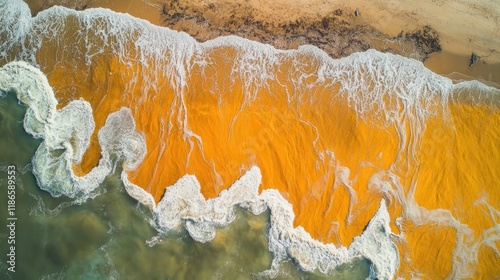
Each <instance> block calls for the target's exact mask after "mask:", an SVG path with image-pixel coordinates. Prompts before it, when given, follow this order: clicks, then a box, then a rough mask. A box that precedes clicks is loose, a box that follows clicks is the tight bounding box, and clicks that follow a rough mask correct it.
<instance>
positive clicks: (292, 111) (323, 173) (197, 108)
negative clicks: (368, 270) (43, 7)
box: [39, 47, 500, 279]
mask: <svg viewBox="0 0 500 280" xmlns="http://www.w3.org/2000/svg"><path fill="white" fill-rule="evenodd" d="M49 52H50V51H49ZM237 52H238V50H237V49H235V48H234V47H215V48H212V49H210V50H207V51H206V53H204V58H205V59H206V60H207V61H210V65H209V66H200V65H199V64H193V67H192V68H191V69H190V71H189V73H188V77H189V78H188V81H187V85H186V86H183V85H180V84H178V80H176V79H174V78H173V76H175V75H177V74H178V73H176V72H175V71H174V72H155V69H156V68H154V67H152V66H151V65H147V64H146V63H141V62H139V61H135V62H133V63H132V64H126V63H123V61H122V60H121V58H120V57H119V56H118V55H115V54H110V53H105V54H104V55H102V56H100V57H98V58H95V59H94V61H93V62H92V65H91V66H90V67H87V66H86V65H84V64H83V63H82V64H81V65H80V64H77V65H71V66H70V65H68V64H70V63H68V64H64V63H63V62H61V64H57V63H53V64H51V63H50V62H49V63H48V64H49V65H59V66H56V67H54V68H51V69H49V68H47V69H44V71H45V72H48V78H49V82H50V84H51V85H52V86H53V87H54V89H55V92H56V97H57V98H58V99H59V102H60V105H61V106H64V105H65V104H67V103H68V102H69V101H71V100H73V99H77V98H83V99H84V100H86V101H88V102H89V103H90V104H91V106H92V109H93V114H94V119H95V123H96V132H94V135H93V136H92V138H91V145H90V148H89V150H88V151H87V152H86V154H85V156H84V158H83V160H82V162H81V164H76V165H75V166H74V170H75V172H76V173H77V174H86V173H88V172H89V171H90V170H91V169H92V168H93V167H94V166H96V165H97V163H98V161H99V158H100V153H101V150H100V147H99V144H98V139H97V131H98V130H99V129H100V128H101V127H102V126H103V125H104V123H105V121H106V118H107V117H108V115H109V114H110V113H112V112H115V111H118V110H119V109H120V108H121V107H128V108H130V109H131V112H132V115H133V117H134V119H135V122H136V126H137V130H139V131H141V132H143V133H144V134H145V136H146V145H147V154H146V157H145V159H144V160H143V162H142V164H141V165H140V166H139V167H138V168H137V169H136V170H130V171H128V175H129V180H130V181H131V182H132V183H134V184H136V185H138V186H140V187H142V188H144V189H145V190H147V191H148V192H149V193H151V194H152V195H153V197H154V198H155V200H156V201H157V202H158V201H159V200H160V199H161V198H162V196H163V193H164V191H165V189H166V188H167V187H168V186H170V185H172V184H174V183H175V182H176V181H177V180H178V179H179V178H180V177H182V176H184V175H186V174H194V175H196V177H197V178H198V180H199V181H200V185H201V188H202V189H201V191H202V193H203V195H204V196H205V197H206V198H212V197H216V196H217V195H218V194H219V193H220V192H221V191H222V190H224V189H227V188H229V187H230V186H231V184H232V183H233V182H234V181H236V180H237V179H238V178H239V177H240V176H241V175H242V174H244V173H245V172H246V171H247V170H248V169H249V168H250V167H251V166H253V165H257V166H258V167H259V168H260V169H261V172H262V178H263V182H262V185H261V190H264V189H269V188H273V189H277V190H279V191H280V192H281V194H282V195H283V197H285V198H286V199H287V200H288V201H289V202H290V203H291V204H292V205H293V209H294V212H295V214H296V220H295V226H299V225H300V226H303V227H304V228H305V230H306V231H307V232H309V233H310V234H311V235H312V236H313V237H314V238H316V239H319V240H321V241H323V242H334V243H335V244H337V245H344V246H348V245H349V244H350V243H351V242H352V239H353V238H354V237H356V236H358V235H359V234H361V233H362V231H363V229H364V227H365V226H366V224H367V223H368V222H369V220H370V219H371V218H372V217H373V215H374V213H375V212H376V211H377V206H378V202H379V201H380V199H381V198H382V197H385V198H387V199H388V201H389V202H390V205H389V207H388V209H389V211H390V214H391V220H392V221H393V223H392V224H391V227H392V229H393V232H395V233H400V231H399V230H400V229H401V231H402V235H403V236H404V238H402V239H403V240H402V241H400V243H398V246H399V249H400V256H401V263H402V265H401V267H400V273H401V274H402V275H405V276H408V275H411V273H412V272H414V271H418V272H420V273H423V274H424V275H428V276H429V277H435V278H436V279H438V278H443V277H446V276H447V275H448V274H449V273H450V271H451V270H452V268H453V264H452V263H453V256H454V254H455V251H454V250H455V248H456V247H457V244H458V243H460V242H462V241H463V240H457V236H458V235H457V231H460V230H461V228H460V229H457V228H456V227H457V225H459V224H463V225H465V226H466V227H468V228H470V229H471V230H472V231H473V234H472V235H471V238H472V241H467V242H469V243H470V244H469V243H467V245H468V246H469V245H470V246H472V245H473V244H474V242H476V241H477V242H481V239H480V238H481V235H482V234H483V232H484V231H485V230H487V229H488V228H491V227H493V226H495V225H496V224H495V223H496V221H494V220H493V219H492V217H490V215H489V212H488V205H492V206H493V207H496V206H498V205H499V203H500V194H499V192H500V191H499V189H498V182H500V172H498V166H500V150H499V147H498V143H500V111H499V110H498V109H496V108H490V107H488V106H486V105H484V106H483V105H469V104H466V103H463V102H460V100H459V101H453V102H450V103H449V104H447V105H446V106H447V108H445V111H446V112H447V113H445V114H437V116H434V117H431V118H430V119H427V120H423V121H425V123H424V124H422V127H423V128H424V130H423V131H421V132H422V134H418V135H413V133H415V131H413V130H412V129H411V128H410V127H409V124H408V123H405V124H404V126H405V127H404V128H403V129H402V130H403V132H404V133H406V135H407V136H408V137H407V139H403V138H401V137H400V133H402V132H401V131H398V128H397V125H396V124H392V125H388V126H385V125H382V124H380V123H377V122H376V121H375V120H371V119H370V115H368V116H364V117H361V116H360V114H358V113H357V112H356V111H355V109H354V108H353V107H352V106H350V105H349V103H348V101H347V100H346V99H345V98H343V97H341V96H340V95H339V85H338V84H336V83H327V82H321V81H317V80H316V78H315V77H314V74H315V73H316V72H317V71H318V65H316V64H315V63H317V61H315V59H314V58H313V57H309V56H308V55H305V54H302V53H298V52H297V53H295V54H294V55H295V56H294V57H292V56H283V57H282V58H280V59H281V60H280V63H279V64H276V65H274V66H273V69H272V73H273V75H274V76H273V77H272V78H269V79H267V80H265V83H266V85H265V86H259V85H257V84H251V85H250V86H249V85H248V82H249V81H248V80H245V78H248V77H246V76H245V75H243V74H241V73H240V74H234V72H233V66H234V64H236V63H239V62H237ZM39 55H41V54H39ZM166 55H167V54H166ZM47 57H49V58H45V59H50V55H47ZM54 60H56V59H54ZM297 61H300V62H302V64H300V63H299V64H300V65H306V66H302V68H301V69H296V64H294V63H296V62H297ZM190 63H191V62H190ZM247 67H250V65H249V66H247ZM89 70H90V71H89ZM309 74H310V75H309ZM293 79H295V80H298V79H303V81H302V82H301V83H300V85H301V86H300V87H299V86H297V85H294V84H292V82H291V80H293ZM152 81H153V82H152ZM255 82H258V81H255ZM437 107H439V106H437ZM435 109H436V110H440V108H435ZM415 138H418V139H417V141H413V142H412V140H415ZM382 173H384V174H386V175H385V176H386V177H390V175H394V176H395V177H397V178H398V180H397V182H399V183H400V185H401V186H396V185H395V184H396V183H395V181H394V180H393V181H390V180H388V181H390V182H391V184H392V188H393V190H394V192H393V193H391V192H389V190H385V191H384V190H381V189H379V188H377V187H374V186H375V185H376V182H374V178H375V177H376V176H375V175H377V174H382ZM388 173H391V174H390V175H387V174H388ZM377 176H378V175H377ZM382 177H383V176H382ZM396 193H397V194H398V195H399V196H398V195H396ZM483 198H486V199H485V200H481V199H483ZM412 201H413V202H415V205H418V206H419V207H421V209H425V210H429V211H430V212H429V213H431V212H432V210H440V211H441V210H443V211H444V212H446V211H447V213H449V214H443V212H440V211H437V212H432V213H431V214H430V215H428V216H426V215H427V214H429V213H427V212H425V211H424V212H418V211H417V212H412V211H414V210H415V209H413V208H412V207H411V206H412V204H411V203H412ZM483 202H484V203H483ZM418 209H420V208H418ZM419 211H421V210H419ZM440 215H441V216H440ZM398 217H401V218H402V220H401V228H398V226H397V224H396V223H395V222H394V221H395V220H396V218H398ZM440 217H441V218H442V219H441V220H439V219H438V218H440ZM436 219H438V221H436ZM475 240H476V241H475ZM480 247H481V246H480ZM481 248H486V247H484V246H482V247H481ZM497 248H498V244H497ZM479 252H480V253H479V255H478V256H479V259H478V263H479V265H478V267H479V272H480V273H481V274H482V275H494V273H495V271H494V269H489V268H488V265H491V264H498V256H497V255H496V254H495V252H494V251H492V250H490V249H487V248H486V249H481V250H480V251H479ZM429 258H432V259H437V261H430V260H429Z"/></svg>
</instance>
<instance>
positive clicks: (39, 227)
mask: <svg viewBox="0 0 500 280" xmlns="http://www.w3.org/2000/svg"><path fill="white" fill-rule="evenodd" d="M25 109H26V108H25V107H23V106H20V105H18V104H17V99H16V98H15V95H14V94H12V93H9V94H7V96H6V97H4V98H2V97H0V193H1V195H0V197H1V209H0V223H2V224H3V225H2V226H1V227H0V279H256V278H266V277H262V276H261V275H259V274H258V273H259V272H262V271H265V270H267V269H269V268H270V267H271V261H272V255H271V253H270V252H269V250H268V238H267V224H268V222H269V212H265V213H263V214H261V215H259V216H254V215H252V214H250V213H248V212H246V211H244V210H242V209H238V210H237V218H236V220H235V221H234V222H233V223H232V224H231V225H230V226H229V227H227V228H222V229H219V230H218V231H217V236H216V238H215V239H214V240H213V241H212V242H210V243H208V244H202V243H198V242H195V241H193V240H192V239H191V237H190V236H189V235H188V234H187V232H186V231H184V230H182V229H180V230H179V231H178V232H174V233H172V234H171V235H169V236H167V237H162V238H160V241H159V242H158V243H157V244H156V245H154V246H152V247H150V246H148V241H151V240H153V239H154V238H155V237H156V236H157V232H156V230H155V229H154V227H152V226H151V225H150V222H149V220H150V218H151V214H150V213H149V210H147V209H146V208H144V207H142V206H141V205H139V204H138V203H137V202H136V201H134V200H133V199H131V198H130V197H129V196H128V195H127V193H126V192H125V191H124V188H123V185H122V183H121V181H120V180H119V175H118V174H120V170H117V171H116V173H115V174H113V175H111V176H109V177H108V178H107V179H106V180H105V182H104V183H103V184H102V186H101V187H100V188H98V189H97V191H96V193H95V194H93V195H92V197H93V198H89V199H87V200H86V201H73V200H70V199H68V198H54V197H52V196H51V195H49V194H48V193H46V192H44V191H41V190H40V189H39V188H38V187H37V185H36V180H35V178H34V176H33V175H32V173H31V169H30V161H31V157H32V156H33V154H34V153H35V151H36V148H37V146H38V145H39V144H40V140H35V139H33V138H32V137H31V136H30V135H28V134H27V133H26V132H25V131H24V129H23V126H22V119H23V117H24V113H25V111H26V110H25ZM9 165H15V168H16V181H15V182H16V184H15V185H16V197H15V202H16V204H15V217H16V218H17V220H16V221H15V225H16V231H15V242H16V243H15V257H16V258H15V272H10V271H8V270H7V268H8V267H9V265H8V264H7V261H8V258H9V257H8V256H7V254H8V253H9V252H10V245H9V244H7V243H8V240H9V239H8V237H9V234H10V231H9V229H8V228H7V225H8V224H9V222H10V221H8V220H7V218H8V211H7V210H8V209H7V208H8V207H7V203H8V198H7V191H8V180H7V178H8V166H9ZM368 271H369V263H368V262H367V261H366V260H359V261H357V262H356V263H354V264H349V265H344V266H343V267H341V268H339V272H338V273H336V274H335V275H328V276H325V275H320V274H316V273H305V272H302V271H299V270H298V269H297V268H296V266H294V265H293V263H291V262H285V263H283V264H282V265H281V267H280V272H279V274H278V276H277V277H276V279H322V278H334V279H364V278H366V277H367V276H368Z"/></svg>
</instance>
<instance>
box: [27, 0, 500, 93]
mask: <svg viewBox="0 0 500 280" xmlns="http://www.w3.org/2000/svg"><path fill="white" fill-rule="evenodd" d="M406 2H408V1H392V0H376V1H372V2H370V4H367V3H361V2H360V1H343V0H330V1H319V0H307V1H303V0H295V1H292V2H290V3H289V2H286V1H282V0H279V1H274V2H272V3H261V2H260V1H256V0H252V1H243V0H242V1H239V0H238V1H233V2H226V1H213V0H171V1H162V2H153V1H150V0H142V1H116V0H106V1H100V2H99V3H97V2H96V1H93V0H77V1H68V0H31V1H27V3H28V5H29V6H30V8H31V10H32V13H33V14H34V15H35V14H37V13H38V12H39V11H42V10H44V9H47V8H49V7H51V6H53V5H62V6H66V7H69V8H73V9H77V10H81V9H88V8H94V7H102V8H109V9H112V10H114V11H116V12H122V13H129V14H131V15H132V16H134V17H138V18H142V19H145V20H148V21H149V22H151V23H152V24H155V25H159V26H165V27H168V28H170V29H173V30H177V31H181V32H185V33H188V34H189V35H191V36H192V37H194V38H195V39H197V40H198V41H201V42H203V41H207V40H211V39H214V38H217V37H220V36H228V35H236V36H240V37H243V38H247V39H250V40H254V41H258V42H261V43H265V44H270V45H273V46H274V47H276V48H278V49H296V48H298V47H299V46H301V45H314V46H316V47H318V48H320V49H322V50H323V51H325V52H326V53H327V54H328V55H329V56H331V57H333V58H340V57H346V56H348V55H350V54H351V53H354V52H363V51H366V50H368V49H376V50H378V51H381V52H391V53H394V54H399V55H402V56H405V57H410V58H414V59H417V60H420V61H422V62H425V66H426V67H428V68H429V69H431V70H432V71H434V72H436V73H438V74H441V75H445V76H449V77H452V79H453V77H455V78H456V80H462V79H464V80H473V79H477V80H479V81H482V82H484V83H486V84H488V85H490V86H494V87H497V88H498V87H499V86H498V85H499V84H500V74H498V73H500V52H499V51H497V50H496V49H495V47H496V46H498V45H500V36H499V35H500V34H498V33H499V32H500V29H499V28H496V27H498V26H499V24H500V4H496V3H494V2H493V1H490V0H486V1H485V3H483V4H474V5H473V4H471V3H472V2H473V1H459V2H457V3H455V4H453V5H451V4H447V3H441V2H443V1H438V2H435V1H425V2H423V3H420V2H419V3H418V4H409V3H406ZM471 5H472V6H471ZM449 11H454V12H453V13H449ZM480 11H483V12H484V13H483V14H480ZM495 11H498V14H495ZM439 15H446V17H444V16H439ZM467 15H469V17H470V18H473V20H474V21H477V23H476V24H469V23H470V20H472V19H470V18H467ZM443 18H446V19H443ZM463 18H465V20H462V19H463ZM464 24H469V25H468V27H469V28H464V27H463V26H462V25H464ZM477 26H481V28H478V29H476V27H477ZM483 26H486V27H485V28H483ZM472 53H474V54H476V55H477V56H478V58H479V59H478V61H477V62H476V63H474V64H473V65H469V64H470V63H469V62H470V61H469V60H470V56H471V54H472ZM429 58H430V59H429ZM456 73H459V75H456ZM457 77H458V78H457Z"/></svg>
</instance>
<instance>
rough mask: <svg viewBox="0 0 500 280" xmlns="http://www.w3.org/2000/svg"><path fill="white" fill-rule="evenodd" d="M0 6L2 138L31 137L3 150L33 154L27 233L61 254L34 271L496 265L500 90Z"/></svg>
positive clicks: (236, 272)
mask: <svg viewBox="0 0 500 280" xmlns="http://www.w3.org/2000/svg"><path fill="white" fill-rule="evenodd" d="M0 13H1V15H0V18H2V19H3V21H4V24H3V25H2V29H0V32H1V33H0V37H1V39H2V40H1V45H0V46H1V47H2V48H1V51H0V61H1V63H2V65H3V67H2V68H1V69H0V89H2V90H3V92H4V94H3V95H6V97H5V98H4V99H3V100H2V102H5V103H3V104H7V105H2V106H4V107H3V108H2V116H4V115H5V116H6V117H2V126H3V125H4V122H5V123H6V126H7V127H6V128H5V131H6V133H5V134H4V133H3V131H2V135H11V136H9V137H13V138H14V139H18V138H19V139H24V140H23V141H25V142H26V143H24V142H23V141H18V140H15V141H13V143H16V149H12V148H11V147H12V145H13V144H3V146H2V147H3V150H2V153H1V154H2V165H3V166H4V169H6V168H7V166H8V164H10V161H17V160H18V159H17V157H16V154H17V152H16V153H14V151H17V149H18V148H17V147H19V146H22V149H25V150H20V151H24V153H23V156H19V157H20V159H19V160H20V161H19V163H18V165H19V167H18V169H19V170H23V175H22V176H21V175H20V177H19V178H22V182H23V183H22V185H23V186H24V185H26V186H29V190H26V194H27V196H26V195H25V196H26V197H25V198H24V197H23V198H21V197H22V196H21V195H20V196H19V197H18V205H17V206H18V209H25V210H19V214H18V217H19V220H20V222H19V226H20V227H21V216H22V217H23V221H24V222H23V223H28V224H29V225H28V224H27V225H26V228H30V227H31V228H32V229H30V230H28V232H32V231H33V230H35V228H37V227H38V231H40V232H44V233H45V234H44V236H45V239H42V241H41V240H39V239H37V240H30V237H22V235H21V234H19V235H18V236H16V237H17V238H18V240H19V243H21V240H22V241H23V242H35V243H36V245H33V246H35V248H39V249H40V250H31V251H36V252H39V253H40V254H42V255H43V256H45V259H46V260H47V261H49V262H50V265H46V266H45V265H40V267H34V268H33V269H30V270H29V271H30V272H23V273H31V271H32V270H33V271H34V272H33V273H35V274H33V275H34V276H33V277H42V276H46V277H54V278H58V277H59V275H61V277H63V278H64V277H66V278H73V277H75V275H76V276H81V277H84V278H87V277H90V278H92V277H93V278H102V277H106V278H109V277H115V278H119V279H121V278H127V277H130V278H139V277H141V278H142V277H143V276H150V277H149V278H169V277H172V278H175V279H185V278H192V277H195V278H203V279H205V278H210V277H213V278H216V279H218V278H231V279H233V278H235V277H236V278H237V277H240V278H269V277H281V278H285V279H288V278H314V277H327V278H329V277H343V276H340V275H339V274H338V271H342V273H344V274H346V275H347V276H345V277H346V278H347V279H359V278H366V277H368V276H369V277H371V278H379V279H390V278H392V277H394V276H400V277H403V278H411V277H423V278H430V279H442V278H447V277H448V278H453V279H456V278H458V279H460V278H470V277H473V278H477V277H484V278H491V277H493V276H496V275H499V274H500V271H499V270H498V269H499V267H500V265H499V264H500V251H499V245H500V226H499V224H498V219H499V211H498V209H499V207H500V194H499V192H500V189H499V188H498V186H499V185H498V182H500V168H499V167H498V166H500V146H499V144H498V143H500V110H499V105H500V93H499V90H497V89H495V88H492V87H487V86H485V85H483V84H481V83H479V82H475V81H472V82H461V83H458V82H456V81H452V80H450V79H448V78H445V77H442V76H439V75H436V74H434V73H432V72H431V71H430V70H428V69H426V68H425V67H424V66H423V65H422V63H420V62H418V61H415V60H412V59H407V58H404V57H400V56H395V55H392V54H383V53H379V52H377V51H374V50H370V51H367V52H364V53H357V54H353V55H351V56H349V57H346V58H343V59H338V60H334V59H331V58H330V57H328V56H327V55H326V54H325V53H324V52H322V51H320V50H319V49H317V48H315V47H312V46H303V47H300V48H299V49H298V50H292V51H283V50H277V49H274V48H273V47H271V46H269V45H262V44H259V43H256V42H252V41H248V40H244V39H241V38H238V37H221V38H217V39H215V40H212V41H208V42H205V43H198V42H196V41H195V40H194V39H193V38H191V37H189V36H188V35H187V34H184V33H178V32H175V31H171V30H169V29H166V28H161V27H157V26H153V25H151V24H149V23H148V22H146V21H143V20H140V19H136V18H133V17H131V16H129V15H125V14H117V13H114V12H112V11H110V10H104V9H89V10H86V11H82V12H76V11H74V10H70V9H66V8H62V7H53V8H51V9H48V10H45V11H43V12H40V13H39V14H38V15H37V16H36V17H34V18H32V17H31V13H30V11H29V9H28V7H27V5H25V4H24V3H23V2H21V1H2V2H0ZM6 92H10V94H6ZM14 96H15V97H17V99H18V100H19V102H20V103H21V104H23V105H22V106H20V105H16V104H15V100H14ZM9 100H10V101H9ZM4 108H5V109H4ZM23 110H26V113H25V117H24V120H23V123H22V126H21V123H20V122H19V121H20V120H21V119H22V118H23V117H22V115H23V113H24V111H23ZM20 111H22V112H21V113H20ZM4 112H5V113H4ZM16 112H17V113H16ZM16 114H17V115H16ZM11 115H15V116H16V117H10V116H11ZM9 118H12V119H14V120H15V121H14V122H9V124H8V125H7V120H8V119H9ZM14 123H16V124H17V126H16V125H13V124H14ZM8 127H13V128H12V129H17V130H16V131H15V132H11V130H9V129H10V128H8ZM14 127H15V128H14ZM21 128H23V129H21ZM2 129H3V128H2ZM3 138H4V137H2V141H3ZM31 138H35V139H37V140H35V139H31ZM6 139H7V138H6ZM9 139H10V138H9ZM5 141H12V140H5ZM30 147H31V148H30ZM19 149H21V148H19ZM4 151H5V152H4ZM4 153H5V155H6V156H5V159H6V160H4V157H3V155H4ZM21 159H22V160H21ZM30 162H31V163H30ZM4 172H6V171H4ZM5 176H6V175H5ZM24 182H26V184H25V183H24ZM3 185H5V180H4V183H3ZM3 185H2V186H3ZM26 189H28V187H26ZM30 197H31V199H30ZM24 200H26V202H22V201H24ZM21 205H22V206H21ZM113 208H114V209H113ZM26 209H31V210H29V213H28V214H27V215H24V214H23V215H21V211H28V210H26ZM4 215H7V214H4ZM2 218H3V217H2ZM6 219H7V218H6V217H5V218H4V220H6ZM61 228H62V229H64V230H62V229H61ZM19 231H20V232H21V230H19ZM4 236H5V237H4V239H3V240H5V241H2V246H3V245H4V244H5V242H6V238H7V234H5V235H4ZM31 239H33V238H32V237H31ZM25 240H28V241H25ZM59 241H60V242H59ZM129 246H131V247H129ZM5 250H7V249H5ZM19 250H20V251H21V245H19ZM122 250H126V251H122ZM20 254H21V253H20ZM44 254H45V255H44ZM3 256H6V254H3V255H2V258H3ZM30 256H31V257H33V256H34V254H31V255H30ZM2 258H0V260H3V259H2ZM430 260H432V261H430ZM23 263H30V264H31V263H34V262H32V261H31V262H30V261H27V262H24V261H22V257H21V255H20V257H19V261H18V265H19V267H20V270H21V265H22V264H23ZM131 263H132V264H131ZM7 267H8V265H7V264H6V262H4V261H2V272H6V268H7ZM306 271H307V272H306ZM6 273H7V272H6ZM16 273H17V272H16ZM87 273H88V274H87ZM7 275H10V276H12V277H22V276H19V275H21V274H11V273H7ZM87 275H88V276H87ZM30 277H31V276H30ZM20 279H22V278H20Z"/></svg>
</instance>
